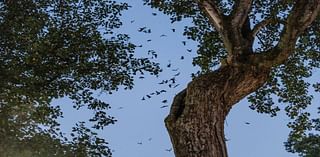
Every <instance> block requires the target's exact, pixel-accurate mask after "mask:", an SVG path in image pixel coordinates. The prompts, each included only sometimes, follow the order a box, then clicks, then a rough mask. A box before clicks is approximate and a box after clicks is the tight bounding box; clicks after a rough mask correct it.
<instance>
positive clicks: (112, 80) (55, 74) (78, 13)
mask: <svg viewBox="0 0 320 157" xmlns="http://www.w3.org/2000/svg"><path fill="white" fill-rule="evenodd" d="M128 8H129V5H128V4H127V3H119V2H117V1H109V0H102V1H101V0H97V1H92V0H90V1H89V0H82V1H78V0H68V1H61V0H54V1H35V0H23V1H12V0H5V1H2V2H0V71H1V72H0V73H1V76H0V77H1V81H0V90H1V94H0V99H1V102H0V138H1V141H0V146H1V148H0V154H2V155H4V156H26V157H27V156H32V157H35V156H41V157H43V156H59V157H60V156H70V154H72V156H110V155H111V152H110V149H109V148H108V146H107V144H108V143H107V142H106V141H105V140H104V139H102V138H99V136H98V135H97V134H96V133H95V132H94V130H95V129H103V128H104V127H105V126H107V125H108V124H113V123H114V122H115V119H114V117H111V116H109V115H108V114H107V112H106V111H107V110H108V109H109V108H110V106H109V104H108V103H107V102H104V101H101V100H99V99H97V98H95V97H94V96H93V95H94V92H93V91H95V90H100V91H102V92H104V93H106V94H112V92H114V91H116V90H118V88H119V87H121V88H125V89H131V88H132V87H133V85H134V82H133V81H134V79H133V78H134V77H133V76H134V75H140V74H143V73H144V72H148V73H150V74H151V75H157V74H158V73H159V72H160V68H159V66H158V64H156V63H154V62H152V61H150V60H149V59H148V58H137V57H135V55H134V50H135V48H136V45H135V44H133V43H131V42H130V41H129V40H130V37H129V36H128V35H127V34H119V33H115V32H114V30H116V29H118V28H119V27H120V26H121V25H122V22H121V20H120V18H119V17H120V16H121V15H122V14H121V13H122V12H123V11H125V10H127V9H128ZM62 97H68V98H70V99H72V100H73V107H74V108H76V109H79V108H81V107H84V106H85V107H86V108H87V109H89V110H92V111H93V112H94V115H93V117H92V118H90V119H89V121H90V122H91V123H85V122H79V123H77V124H76V126H74V127H73V129H72V133H71V134H70V135H65V134H64V133H62V132H61V131H60V128H59V125H60V124H59V122H58V121H57V118H59V117H62V116H63V112H62V111H61V109H60V106H59V105H58V106H53V105H51V104H50V103H51V102H52V100H54V99H59V98H62ZM66 105H67V104H66ZM91 124H92V126H90V127H89V126H88V125H91ZM68 154H69V155H68Z"/></svg>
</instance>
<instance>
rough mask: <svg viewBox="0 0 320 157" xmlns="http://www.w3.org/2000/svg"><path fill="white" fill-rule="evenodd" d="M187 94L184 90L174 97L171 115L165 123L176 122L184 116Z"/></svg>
mask: <svg viewBox="0 0 320 157" xmlns="http://www.w3.org/2000/svg"><path fill="white" fill-rule="evenodd" d="M186 92H187V91H186V89H184V90H182V91H181V92H180V93H178V94H177V95H176V96H175V97H174V99H173V103H172V105H171V110H170V114H169V115H168V117H167V118H166V120H165V121H176V120H177V119H178V118H179V117H180V116H181V115H182V113H183V111H184V109H185V97H186Z"/></svg>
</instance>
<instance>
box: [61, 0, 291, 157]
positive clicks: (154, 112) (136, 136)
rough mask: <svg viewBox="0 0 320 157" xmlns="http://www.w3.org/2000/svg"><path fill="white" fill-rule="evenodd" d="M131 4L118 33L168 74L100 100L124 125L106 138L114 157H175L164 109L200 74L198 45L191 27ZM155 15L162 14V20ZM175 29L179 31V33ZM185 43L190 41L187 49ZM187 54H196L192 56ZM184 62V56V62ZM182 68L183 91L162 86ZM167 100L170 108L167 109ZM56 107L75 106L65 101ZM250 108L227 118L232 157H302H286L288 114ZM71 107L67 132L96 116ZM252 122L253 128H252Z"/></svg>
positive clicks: (243, 106) (134, 0)
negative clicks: (189, 34) (188, 33)
mask: <svg viewBox="0 0 320 157" xmlns="http://www.w3.org/2000/svg"><path fill="white" fill-rule="evenodd" d="M129 4H130V5H132V6H133V7H132V8H131V9H130V10H129V11H126V12H125V13H124V14H123V21H124V26H123V27H122V28H121V29H120V30H118V32H119V33H128V34H130V36H131V38H132V41H133V42H134V43H136V44H138V45H139V44H142V45H143V47H142V48H139V49H137V51H136V54H137V55H138V56H146V55H147V52H148V50H155V51H156V52H157V53H158V59H157V60H155V61H157V62H160V63H161V65H162V67H163V69H164V72H163V73H161V74H160V76H159V78H156V77H154V76H146V78H144V79H137V80H136V85H135V88H134V89H133V90H131V91H124V90H120V91H118V92H116V93H115V94H113V95H106V94H105V93H101V94H99V98H101V99H102V100H105V101H106V102H108V103H110V104H111V106H112V109H111V110H109V113H110V115H112V116H114V117H116V119H117V120H118V122H117V123H116V124H115V125H110V126H108V127H107V128H105V129H104V130H103V131H101V132H100V134H101V135H102V136H103V137H105V138H106V139H107V141H109V143H110V145H109V146H110V147H111V148H112V149H113V150H114V151H113V156H114V157H173V156H174V155H173V152H172V151H169V150H171V149H170V148H171V147H172V146H171V143H170V139H169V136H168V134H167V131H166V129H165V126H164V122H163V120H164V118H165V116H166V115H167V114H168V112H169V109H170V107H164V108H161V106H163V105H171V102H172V99H173V96H174V95H175V94H176V93H178V92H179V91H181V90H182V89H183V88H185V87H186V85H187V83H188V82H189V81H190V80H191V77H190V76H191V75H190V74H191V73H192V72H196V70H197V69H196V67H193V66H192V64H191V62H192V57H193V56H195V50H196V46H197V43H195V42H192V41H189V40H187V39H186V38H185V37H183V36H182V31H183V28H184V25H187V24H188V22H190V21H185V22H181V23H175V24H171V23H170V20H169V17H168V16H166V15H163V14H161V13H160V12H157V11H156V10H152V9H150V8H149V7H148V6H143V5H142V0H130V1H129ZM152 13H157V16H154V15H152ZM133 20H134V21H133ZM145 26H146V27H148V28H150V29H151V30H152V33H151V34H145V33H141V32H138V31H137V30H138V29H139V28H140V27H145ZM172 29H175V30H176V31H175V32H173V31H172ZM163 34H165V35H166V36H163ZM161 35H162V36H161ZM149 39H151V41H148V40H149ZM182 41H186V45H183V44H182ZM187 49H192V52H188V51H187ZM181 56H184V59H183V60H181ZM150 57H151V56H150ZM167 64H171V67H170V68H167V67H166V65H167ZM176 68H178V69H179V70H178V71H179V72H180V75H179V76H177V82H178V84H179V86H177V87H176V88H169V87H168V86H167V85H159V84H158V83H159V82H161V80H162V79H169V78H171V77H173V75H174V74H176V73H178V72H177V71H172V69H176ZM161 89H165V90H167V92H166V93H162V94H161V95H159V96H154V97H152V98H151V99H148V98H146V97H145V98H146V100H144V101H142V100H141V98H142V97H143V96H145V95H146V94H149V93H152V92H155V91H156V90H161ZM163 100H168V102H167V103H162V101H163ZM55 103H60V104H61V103H63V104H68V103H71V102H69V101H68V100H66V99H62V100H58V101H55ZM248 105H249V104H248V103H247V101H246V100H243V101H241V102H240V103H238V104H237V105H236V106H235V107H234V108H233V109H232V111H231V112H230V114H229V116H228V118H227V121H226V125H225V126H226V127H225V128H226V133H225V134H226V138H227V139H229V141H228V142H227V144H228V152H229V157H297V155H294V154H291V153H288V152H286V151H285V148H284V146H283V142H284V141H285V140H286V138H287V135H288V133H289V130H288V129H287V128H286V124H287V122H288V121H289V119H288V118H287V117H286V116H285V115H284V113H282V114H280V115H279V116H277V117H274V118H270V117H269V116H268V115H261V114H258V113H256V112H255V111H252V110H250V109H249V108H248ZM71 106H72V105H68V106H67V105H65V106H64V107H63V109H64V111H65V115H64V117H65V118H64V119H63V120H62V124H63V125H62V126H63V129H64V130H66V131H67V130H68V129H70V128H71V125H73V124H74V123H75V122H77V121H80V120H85V119H87V117H88V116H90V114H91V112H88V111H80V112H77V111H74V110H73V109H72V107H71ZM247 122H248V123H250V124H246V123H247Z"/></svg>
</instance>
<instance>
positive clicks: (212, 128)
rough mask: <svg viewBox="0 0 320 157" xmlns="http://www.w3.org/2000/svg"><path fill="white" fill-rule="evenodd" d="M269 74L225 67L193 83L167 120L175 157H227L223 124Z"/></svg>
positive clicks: (251, 68)
mask: <svg viewBox="0 0 320 157" xmlns="http://www.w3.org/2000/svg"><path fill="white" fill-rule="evenodd" d="M268 74H269V70H268V69H257V68H255V67H232V66H225V67H221V68H220V69H218V70H216V71H214V72H212V73H209V74H205V75H202V76H200V77H198V78H196V79H195V80H193V81H192V82H190V83H189V85H188V87H187V88H186V89H185V90H183V91H182V92H180V93H179V94H178V95H176V97H175V99H174V102H173V105H172V108H171V111H170V114H169V116H168V117H167V118H166V120H165V123H166V127H167V129H168V131H169V134H170V138H171V141H172V143H173V146H174V151H175V154H176V157H227V150H226V144H225V138H224V137H225V136H224V120H225V118H226V116H227V114H228V112H229V111H230V109H231V108H232V106H233V105H234V104H236V103H237V102H238V101H240V100H241V99H242V98H243V97H245V96H246V95H248V94H249V93H251V92H253V91H255V90H256V89H258V88H259V87H261V86H262V85H263V84H264V83H265V81H266V80H267V79H268Z"/></svg>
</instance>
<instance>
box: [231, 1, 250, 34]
mask: <svg viewBox="0 0 320 157" xmlns="http://www.w3.org/2000/svg"><path fill="white" fill-rule="evenodd" d="M251 5H252V0H237V1H236V2H235V4H234V7H233V8H234V9H233V11H232V13H231V19H232V22H231V24H232V27H238V28H241V27H242V26H243V24H244V22H245V21H246V18H247V16H248V13H249V12H250V8H251Z"/></svg>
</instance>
